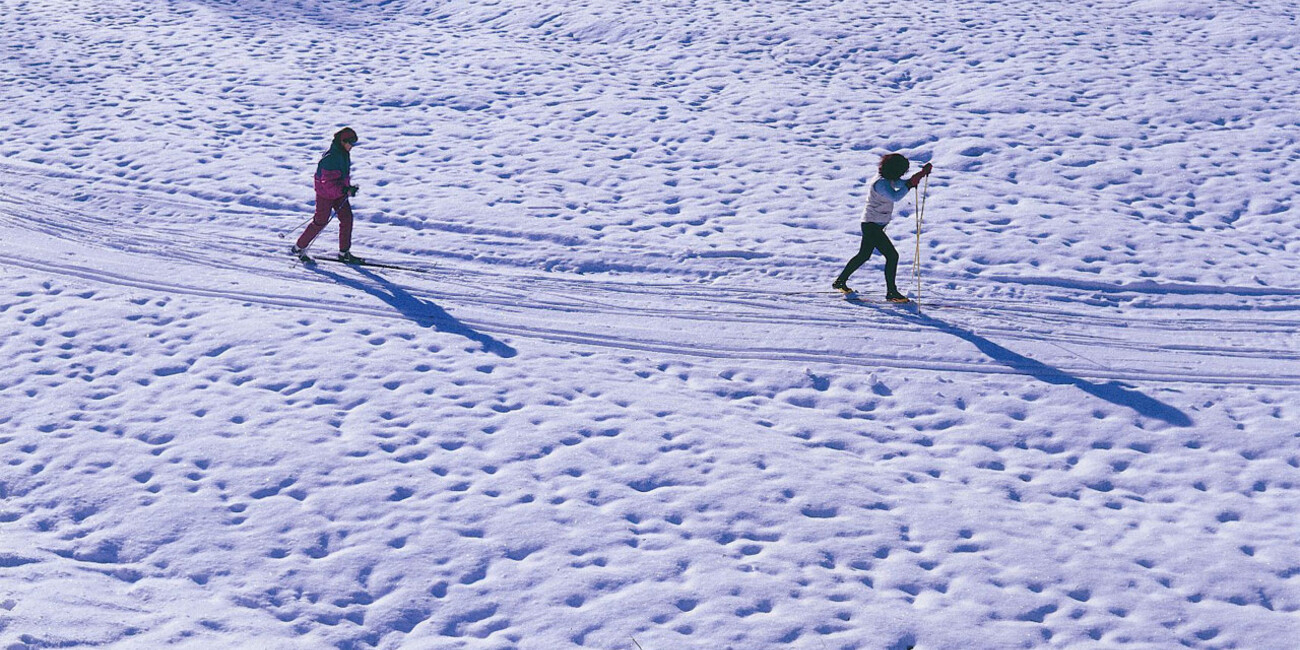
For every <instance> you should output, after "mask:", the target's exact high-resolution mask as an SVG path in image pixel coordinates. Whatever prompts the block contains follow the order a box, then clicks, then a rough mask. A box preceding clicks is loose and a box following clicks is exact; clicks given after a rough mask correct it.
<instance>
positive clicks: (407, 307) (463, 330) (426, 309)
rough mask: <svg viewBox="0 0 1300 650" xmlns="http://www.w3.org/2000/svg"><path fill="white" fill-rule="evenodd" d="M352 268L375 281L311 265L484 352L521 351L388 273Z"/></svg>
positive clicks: (512, 353)
mask: <svg viewBox="0 0 1300 650" xmlns="http://www.w3.org/2000/svg"><path fill="white" fill-rule="evenodd" d="M350 268H352V269H354V270H356V271H357V272H358V273H360V274H361V275H363V276H365V277H367V278H369V279H370V280H372V281H373V282H374V284H371V283H368V282H362V281H360V280H356V279H354V278H349V277H347V276H345V275H342V274H339V273H335V272H333V271H329V270H327V269H323V268H321V265H320V264H317V265H315V266H313V267H311V269H312V270H313V271H315V272H317V273H319V274H321V275H323V276H325V277H327V278H330V279H331V280H334V281H335V282H338V283H339V284H343V285H346V286H349V287H352V288H354V289H357V290H360V291H364V292H366V293H368V294H370V295H372V296H374V297H376V298H379V299H380V300H382V301H384V302H386V303H388V304H389V305H392V307H393V308H394V309H396V310H397V311H398V313H400V314H402V315H403V316H406V317H407V318H409V319H411V320H412V321H414V322H415V323H416V324H417V325H420V326H421V327H432V328H433V329H435V330H437V331H439V332H445V333H447V334H456V335H459V336H463V337H465V338H467V339H469V340H471V341H474V342H475V343H478V344H479V345H481V346H483V351H484V352H490V353H492V354H495V355H497V356H498V357H502V358H504V359H509V358H511V357H514V356H515V355H517V354H519V351H518V350H516V349H514V348H512V347H510V346H509V345H506V344H505V343H502V342H501V341H498V340H496V339H494V338H492V337H491V336H488V335H487V334H483V333H482V332H477V331H474V329H472V328H471V327H469V326H468V325H466V324H464V323H462V322H460V321H458V320H456V318H455V317H454V316H452V315H451V314H448V313H447V310H445V309H443V308H442V307H439V306H438V305H436V304H434V303H432V302H430V301H428V300H421V299H419V298H416V297H415V296H412V295H411V294H410V293H409V292H407V291H406V290H405V289H402V288H401V287H399V286H397V285H396V284H393V282H392V281H390V280H388V279H387V278H385V277H384V276H382V275H379V274H378V273H375V272H374V271H372V270H370V269H368V268H366V267H364V266H352V267H350Z"/></svg>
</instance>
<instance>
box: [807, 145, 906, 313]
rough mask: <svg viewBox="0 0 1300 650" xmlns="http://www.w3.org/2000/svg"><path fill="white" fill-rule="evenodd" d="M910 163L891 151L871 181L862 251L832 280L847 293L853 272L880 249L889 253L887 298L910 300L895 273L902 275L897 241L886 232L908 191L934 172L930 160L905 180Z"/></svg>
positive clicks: (850, 290)
mask: <svg viewBox="0 0 1300 650" xmlns="http://www.w3.org/2000/svg"><path fill="white" fill-rule="evenodd" d="M910 165H911V163H909V162H908V161H907V158H906V157H904V156H903V155H902V154H896V153H891V154H887V155H885V156H884V157H882V158H881V159H880V174H879V175H878V176H876V178H875V180H873V181H871V192H870V193H869V195H868V196H867V207H866V208H865V209H863V211H862V244H861V246H860V247H859V248H858V254H857V255H854V256H853V259H851V260H849V263H848V264H847V265H845V266H844V270H843V271H841V272H840V276H839V277H838V278H835V282H833V283H831V287H832V288H834V289H838V290H839V291H842V292H844V293H854V291H853V289H850V288H849V285H848V281H849V276H850V275H853V272H854V271H856V270H858V267H860V266H862V264H863V262H866V261H867V260H869V259H871V254H872V253H873V252H875V251H877V250H878V251H880V252H881V254H883V255H884V256H885V287H886V290H885V291H886V292H885V300H888V301H890V302H910V301H909V300H908V299H907V296H904V295H903V294H902V293H899V291H898V285H897V284H896V283H895V281H894V276H895V275H897V274H898V251H897V250H895V249H894V244H893V243H891V242H890V241H889V236H888V235H886V234H885V226H886V225H888V224H889V220H890V219H892V218H893V216H894V203H895V202H897V201H901V200H903V197H905V196H907V192H908V190H911V189H912V188H914V187H916V185H917V183H920V182H921V179H923V178H925V177H926V176H929V175H930V169H931V167H930V163H926V164H925V166H924V167H922V168H921V171H919V172H916V173H915V174H912V177H911V178H909V179H907V180H906V181H904V180H902V179H903V174H906V173H907V168H908V167H909V166H910Z"/></svg>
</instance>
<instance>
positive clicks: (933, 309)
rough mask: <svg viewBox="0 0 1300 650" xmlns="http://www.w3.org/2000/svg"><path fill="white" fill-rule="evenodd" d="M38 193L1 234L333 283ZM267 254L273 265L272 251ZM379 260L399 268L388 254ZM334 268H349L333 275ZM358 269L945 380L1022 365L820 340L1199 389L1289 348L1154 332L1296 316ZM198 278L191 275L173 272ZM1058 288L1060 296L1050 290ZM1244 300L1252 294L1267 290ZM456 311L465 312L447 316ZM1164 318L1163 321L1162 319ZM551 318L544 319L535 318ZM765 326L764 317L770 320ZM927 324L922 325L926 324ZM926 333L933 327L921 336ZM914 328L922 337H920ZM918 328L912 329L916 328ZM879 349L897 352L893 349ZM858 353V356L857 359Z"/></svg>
mask: <svg viewBox="0 0 1300 650" xmlns="http://www.w3.org/2000/svg"><path fill="white" fill-rule="evenodd" d="M42 194H43V193H38V194H37V195H35V196H25V197H24V198H23V200H22V201H21V202H20V201H18V200H17V199H14V198H11V197H9V196H5V195H3V194H0V200H3V201H2V203H7V204H9V205H10V207H11V208H13V209H14V210H13V211H11V210H0V221H3V222H6V223H7V227H10V228H22V229H24V230H29V231H32V232H35V233H39V234H41V235H43V236H48V237H51V238H54V239H61V240H66V241H70V242H74V243H77V244H79V245H82V246H88V247H89V248H90V249H91V250H106V251H108V252H110V253H114V254H119V255H120V254H128V255H138V256H141V257H145V258H155V259H156V260H157V261H159V262H163V261H166V262H167V263H171V264H177V263H179V264H184V265H194V266H198V265H205V266H217V267H219V268H222V269H224V270H227V271H233V272H238V273H246V274H247V275H248V277H249V278H250V279H254V278H256V279H266V278H270V279H274V280H276V281H278V282H280V283H281V285H282V286H286V285H287V286H293V285H295V284H297V285H304V283H315V284H325V283H329V284H333V283H334V281H333V280H331V279H330V277H329V276H328V275H319V274H315V273H311V272H307V271H304V269H301V268H294V264H293V260H292V258H290V257H289V256H288V255H287V254H284V253H283V251H279V250H275V251H271V250H268V246H267V242H266V240H265V239H264V238H261V239H252V238H250V237H248V236H240V235H239V234H238V232H236V233H232V234H230V235H227V234H225V233H223V234H221V236H220V237H213V238H210V241H199V240H197V239H196V238H195V237H194V233H193V230H192V228H180V227H169V226H167V225H160V224H152V223H151V224H150V225H149V228H134V229H131V230H130V232H124V231H123V229H121V228H120V227H119V226H118V223H117V221H116V220H115V219H113V218H112V216H111V215H110V216H102V215H94V214H87V211H86V210H85V209H84V208H85V206H81V205H79V204H78V203H76V202H74V201H70V200H67V199H62V198H58V197H51V196H48V195H42ZM160 199H161V200H163V201H166V202H167V203H168V204H171V203H185V201H184V200H178V199H173V198H171V197H160ZM79 208H80V209H79ZM18 209H21V211H22V214H21V215H19V214H14V212H16V211H17V210H18ZM6 213H8V214H6ZM205 239H207V238H205ZM212 242H219V243H212ZM259 248H260V249H262V250H265V251H267V252H266V253H265V255H262V256H251V255H249V254H248V251H249V250H257V249H259ZM282 254H283V258H281V257H280V256H281V255H282ZM385 261H394V262H399V263H400V261H401V260H397V259H394V260H385ZM0 264H3V265H7V266H14V267H20V268H26V269H30V270H33V271H40V272H44V273H50V274H56V275H62V276H67V277H75V278H79V279H81V280H84V281H89V282H100V283H106V284H113V285H118V286H124V287H132V288H137V289H143V290H150V291H158V292H162V293H172V294H178V295H190V296H196V297H201V298H209V299H217V300H227V301H234V302H239V303H245V304H253V305H263V306H267V307H274V308H286V309H306V310H313V311H319V312H328V313H350V314H356V315H364V316H367V317H379V318H393V319H408V318H409V317H410V316H409V315H408V314H403V313H400V312H399V310H395V309H394V308H393V307H392V306H391V305H384V304H381V303H376V302H375V301H374V300H360V299H345V298H340V297H338V296H337V295H334V296H331V294H337V293H338V292H337V291H320V290H318V288H317V287H313V288H311V289H304V290H303V291H301V292H295V293H294V294H290V293H276V292H261V291H250V290H244V289H234V288H229V287H223V288H218V287H215V286H200V285H196V284H190V283H184V282H175V281H170V280H165V279H161V278H158V277H151V276H149V275H148V274H147V273H146V272H144V271H132V272H130V273H123V272H112V271H106V270H103V269H99V268H90V267H88V266H84V265H79V264H77V263H75V262H73V261H71V260H69V259H36V258H35V257H33V256H21V255H13V256H9V257H7V258H5V259H0ZM415 264H418V262H416V263H415ZM134 268H138V269H146V268H150V265H149V264H147V263H146V264H140V265H137V266H134ZM337 272H338V273H355V272H354V271H353V270H351V269H346V268H345V269H339V270H337ZM372 272H376V273H383V274H385V280H384V282H383V284H384V285H386V286H387V287H388V288H389V289H396V290H398V291H401V292H404V293H406V294H407V295H409V296H410V297H412V298H415V299H420V300H427V301H429V302H433V303H436V304H439V305H440V306H445V307H448V308H450V309H453V310H455V311H456V312H457V316H456V317H457V319H458V320H459V321H460V322H462V323H464V324H465V325H467V326H469V327H472V328H474V329H475V330H478V331H482V332H484V333H488V334H491V335H493V336H517V337H527V338H535V339H542V340H547V341H552V342H557V343H565V344H573V345H585V346H594V347H601V348H607V349H616V350H624V351H628V352H644V353H655V354H672V355H685V356H695V357H703V358H715V359H735V360H748V361H796V362H803V363H827V364H837V365H847V366H856V367H881V366H887V367H898V368H914V369H926V370H936V371H947V372H972V373H995V374H1016V373H1023V372H1024V370H1023V369H1019V368H1016V367H1015V364H1007V363H1004V362H999V361H997V360H994V359H987V358H985V359H979V358H974V359H972V358H969V357H967V358H957V356H956V355H950V356H948V357H947V358H944V357H943V356H942V355H939V356H936V355H935V354H934V353H926V354H920V353H913V354H908V353H907V351H908V350H910V349H913V348H903V349H902V351H899V352H887V351H884V350H876V349H874V348H873V347H872V346H869V345H868V346H859V347H857V348H853V349H851V350H842V349H834V347H835V346H834V345H833V342H834V340H835V339H839V338H845V337H848V338H854V339H860V338H862V337H868V338H869V337H873V336H879V335H882V334H883V335H885V336H886V338H888V337H892V339H891V340H897V339H898V337H900V336H901V337H905V338H907V339H908V340H909V341H913V342H915V341H920V342H921V343H924V342H925V341H924V339H925V337H927V336H928V337H930V338H935V337H941V338H947V337H948V336H949V335H948V334H945V333H944V331H943V328H944V327H950V328H955V329H956V330H961V331H963V332H968V333H970V335H971V336H978V337H981V338H983V337H989V338H988V339H986V340H990V341H991V340H996V341H997V342H1000V343H1008V344H1015V343H1016V342H1019V343H1023V344H1038V345H1041V344H1046V345H1050V346H1054V347H1056V348H1059V349H1060V350H1062V351H1064V352H1066V353H1067V354H1068V355H1069V357H1072V358H1073V361H1072V362H1070V363H1064V362H1061V363H1057V364H1056V365H1055V366H1054V367H1052V368H1053V369H1054V371H1056V372H1059V373H1060V374H1061V375H1063V376H1069V377H1074V378H1088V379H1101V380H1134V381H1138V380H1152V381H1174V382H1194V383H1212V384H1259V385H1295V384H1297V383H1300V374H1295V373H1285V374H1279V373H1273V372H1258V371H1253V370H1254V369H1246V368H1233V364H1232V363H1231V361H1230V360H1231V359H1241V360H1250V359H1262V360H1272V361H1276V360H1288V361H1296V360H1300V352H1298V351H1297V350H1296V349H1294V346H1290V345H1289V344H1290V341H1289V340H1288V341H1286V342H1285V343H1286V344H1287V345H1286V346H1283V347H1282V348H1278V347H1276V346H1275V347H1273V348H1265V349H1260V348H1257V347H1243V346H1228V345H1224V346H1216V345H1205V344H1187V343H1179V342H1178V339H1177V338H1176V337H1172V336H1170V335H1172V334H1174V333H1182V332H1186V331H1187V330H1189V329H1193V330H1195V331H1197V332H1198V333H1200V334H1202V335H1204V336H1208V337H1210V338H1213V337H1214V336H1215V335H1216V333H1218V334H1220V335H1222V336H1223V337H1224V340H1229V339H1230V338H1231V337H1232V336H1238V337H1240V335H1241V334H1242V332H1243V331H1249V332H1256V333H1262V334H1269V335H1273V336H1274V337H1289V336H1291V335H1292V333H1293V332H1294V331H1295V330H1296V329H1297V322H1296V319H1291V318H1287V317H1286V314H1287V313H1288V312H1283V313H1282V314H1281V315H1279V314H1278V313H1277V312H1267V311H1262V312H1261V313H1270V314H1271V316H1272V317H1260V318H1252V317H1250V316H1248V314H1249V312H1243V311H1240V310H1234V311H1232V312H1231V318H1228V319H1216V318H1213V317H1207V316H1206V314H1207V313H1214V312H1213V311H1212V310H1205V309H1200V310H1196V315H1192V314H1190V313H1188V312H1187V311H1179V310H1176V309H1175V310H1164V309H1160V308H1158V307H1152V306H1149V305H1144V306H1141V307H1131V308H1119V307H1113V306H1112V307H1107V306H1098V305H1089V304H1087V303H1084V302H1079V301H1074V302H1066V301H1060V300H1038V301H1031V300H1024V299H999V298H996V297H976V296H967V297H961V296H957V295H955V294H953V293H951V292H948V293H947V294H946V295H941V296H940V297H939V298H938V299H937V300H933V301H932V304H929V305H927V304H926V303H922V305H921V307H920V312H919V313H918V312H917V309H916V307H915V306H897V305H887V304H877V303H870V302H859V303H854V302H852V301H847V300H845V299H844V298H842V297H838V296H835V295H831V294H823V293H822V292H818V291H806V292H804V291H790V290H783V289H782V288H773V289H752V288H743V287H733V286H725V285H720V284H712V285H704V284H689V283H685V282H678V283H672V282H644V283H637V282H624V281H615V280H608V279H592V278H582V277H569V276H565V277H560V276H558V275H556V274H543V273H539V272H528V271H522V272H519V273H511V272H509V270H508V269H507V270H504V271H502V270H498V269H495V268H489V269H483V268H473V267H468V266H467V265H466V264H442V265H440V267H439V269H438V271H437V272H435V273H432V274H425V275H414V274H402V273H401V272H400V271H390V270H385V269H372ZM304 274H305V275H304ZM202 276H203V274H201V273H196V274H182V275H181V277H202ZM349 277H355V280H356V282H359V283H361V282H371V281H372V280H371V279H370V278H366V277H365V276H364V275H362V274H355V275H353V276H349ZM1060 291H1063V290H1057V292H1060ZM304 296H307V297H304ZM318 296H319V297H318ZM1051 297H1052V298H1062V297H1064V296H1055V295H1054V296H1051ZM1258 300H1267V297H1264V298H1258ZM1286 302H1287V303H1288V304H1287V305H1281V304H1280V305H1279V307H1280V308H1281V309H1287V308H1288V307H1289V306H1290V305H1289V303H1290V302H1291V301H1286ZM1063 305H1064V306H1063ZM462 311H463V312H465V314H466V315H463V316H462V315H461V313H460V312H462ZM1170 312H1172V313H1173V314H1174V315H1167V313H1170ZM560 315H568V316H569V318H558V316H560ZM588 320H589V321H592V322H591V323H590V324H587V323H586V322H585V321H588ZM1081 320H1082V321H1086V322H1087V323H1088V326H1087V327H1086V328H1084V329H1082V330H1080V329H1079V327H1078V323H1079V322H1081ZM560 321H563V322H562V323H561V322H560ZM551 323H559V324H556V325H550V324H551ZM611 323H613V324H612V325H611ZM665 324H667V325H668V327H667V328H664V330H665V331H662V332H660V331H658V330H657V329H656V326H663V325H665ZM773 324H779V325H780V327H775V326H774V325H773ZM927 324H928V325H931V326H932V327H929V328H927ZM936 324H937V325H938V328H936V327H933V326H934V325H936ZM679 325H680V327H678V326H679ZM723 326H725V327H727V328H732V330H737V329H738V330H739V332H740V334H742V335H744V334H746V333H747V331H748V330H752V331H753V337H752V340H751V342H749V343H746V344H744V345H740V344H736V343H734V342H733V343H725V342H721V341H718V340H709V339H708V337H702V338H696V339H695V340H691V338H690V337H681V336H675V335H673V333H672V331H667V330H679V329H680V330H699V329H702V328H703V329H709V328H720V327H723ZM927 329H929V333H925V330H927ZM794 331H799V332H803V333H805V334H806V336H801V337H799V338H798V339H795V340H806V341H813V340H825V339H832V344H830V345H829V347H828V348H827V349H818V348H817V347H816V346H814V345H798V344H791V340H792V338H791V337H789V336H786V335H789V334H790V333H792V332H794ZM918 331H920V332H922V333H921V334H918V333H917V332H918ZM846 333H847V334H846ZM1204 336H1203V338H1204ZM733 338H736V337H734V336H733ZM742 338H743V336H742ZM774 339H775V340H781V341H783V343H782V344H779V345H770V344H769V342H770V341H771V340H774ZM1152 341H1160V342H1152ZM882 347H885V346H882ZM891 347H894V348H895V349H897V346H891ZM923 347H924V345H919V346H917V347H916V349H920V348H923ZM1076 348H1078V349H1076ZM864 349H865V350H868V351H867V352H864ZM1080 349H1081V350H1082V351H1080ZM1099 349H1104V350H1107V351H1111V352H1121V353H1123V352H1126V353H1131V354H1132V355H1135V357H1138V356H1146V357H1150V356H1151V355H1157V356H1160V355H1165V356H1169V357H1172V358H1175V359H1178V358H1184V359H1183V360H1184V361H1186V363H1184V364H1183V365H1185V366H1188V367H1189V368H1190V367H1196V368H1195V369H1186V368H1185V369H1172V368H1166V369H1163V370H1152V369H1147V368H1143V367H1141V364H1140V363H1131V362H1127V361H1125V360H1122V359H1121V360H1119V361H1116V359H1115V355H1114V354H1111V355H1110V356H1109V357H1108V359H1109V360H1108V361H1101V362H1099V361H1095V360H1093V358H1092V356H1093V355H1091V354H1089V351H1091V350H1099ZM1069 357H1067V358H1069ZM1173 365H1178V364H1177V363H1175V364H1173ZM1040 372H1041V369H1040Z"/></svg>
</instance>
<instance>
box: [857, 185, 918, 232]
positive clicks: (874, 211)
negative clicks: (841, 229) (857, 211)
mask: <svg viewBox="0 0 1300 650" xmlns="http://www.w3.org/2000/svg"><path fill="white" fill-rule="evenodd" d="M910 189H911V188H909V187H908V186H907V181H905V180H903V179H901V178H900V179H898V180H894V181H891V180H889V179H886V178H881V177H880V176H877V177H876V179H875V180H873V181H871V193H870V194H868V195H867V207H866V208H864V209H863V210H862V223H878V224H880V225H882V226H883V225H885V224H887V223H889V220H890V219H892V218H893V217H894V203H895V202H897V201H902V200H903V198H904V197H906V196H907V192H908V190H910Z"/></svg>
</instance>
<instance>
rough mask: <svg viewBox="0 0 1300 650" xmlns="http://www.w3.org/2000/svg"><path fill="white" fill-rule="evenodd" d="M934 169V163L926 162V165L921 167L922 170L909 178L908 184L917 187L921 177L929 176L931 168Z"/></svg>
mask: <svg viewBox="0 0 1300 650" xmlns="http://www.w3.org/2000/svg"><path fill="white" fill-rule="evenodd" d="M932 169H934V165H931V164H930V163H925V166H924V167H922V168H921V171H919V172H916V173H915V174H912V177H911V178H909V179H907V186H908V187H916V186H917V185H920V184H921V179H922V178H925V177H926V176H929V175H930V170H932Z"/></svg>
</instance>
